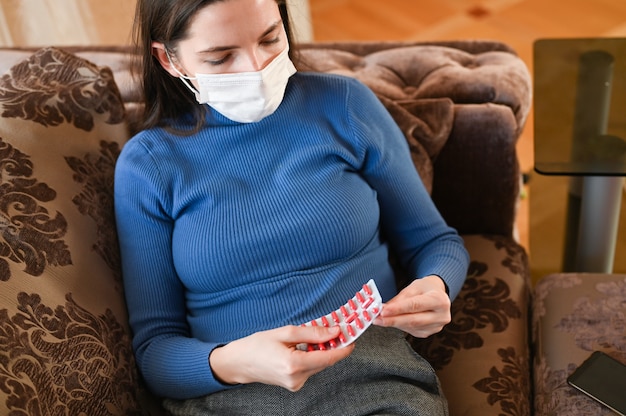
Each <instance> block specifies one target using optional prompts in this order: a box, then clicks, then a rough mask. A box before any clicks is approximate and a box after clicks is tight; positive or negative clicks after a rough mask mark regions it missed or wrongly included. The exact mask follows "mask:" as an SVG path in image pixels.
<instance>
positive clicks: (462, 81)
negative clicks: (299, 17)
mask: <svg viewBox="0 0 626 416" xmlns="http://www.w3.org/2000/svg"><path fill="white" fill-rule="evenodd" d="M379 46H380V49H378V50H366V51H361V50H360V49H359V45H358V44H354V45H348V44H343V45H342V44H338V45H335V44H327V45H325V44H308V45H303V46H302V47H301V48H300V49H299V51H298V53H299V55H298V67H299V69H301V70H312V71H320V72H328V73H335V74H341V75H346V76H351V77H354V78H357V79H359V80H360V81H362V82H363V83H364V84H365V85H367V86H369V87H370V88H371V89H372V90H373V91H374V93H376V95H377V96H378V98H379V99H380V100H381V101H382V102H383V104H384V105H385V107H387V109H388V110H389V112H390V113H391V115H392V116H393V117H394V119H395V121H396V122H397V123H398V125H399V126H400V128H401V129H402V131H403V132H404V134H405V137H406V139H407V141H408V143H409V146H410V147H411V153H412V156H413V160H414V162H415V166H416V168H417V170H418V172H419V173H420V176H421V178H422V180H423V182H424V184H425V185H426V188H427V189H428V190H429V191H432V187H433V176H434V170H433V164H434V162H435V160H436V159H437V157H438V155H439V153H440V151H441V150H442V148H443V147H444V145H446V142H447V140H448V138H449V137H450V134H451V132H452V129H453V126H454V119H455V117H456V114H455V111H456V107H457V105H464V104H486V103H494V104H498V105H502V106H504V107H508V108H510V109H511V111H512V112H513V116H514V122H515V121H516V122H517V123H516V124H517V125H516V129H518V131H517V132H516V135H519V132H520V131H521V127H520V126H521V125H523V124H524V121H525V119H526V115H527V113H528V107H529V105H530V102H529V100H528V99H527V98H528V97H527V96H526V95H524V94H520V91H526V90H527V89H528V86H529V81H528V71H527V70H526V67H525V66H524V64H523V62H522V61H521V60H520V59H519V58H517V56H515V54H513V53H511V51H508V50H485V51H481V52H476V53H472V52H471V51H464V50H461V49H456V48H455V47H454V45H449V46H444V45H428V44H423V45H410V44H404V45H403V44H398V45H390V47H389V48H386V49H385V48H384V43H383V44H380V45H379ZM479 124H480V123H479ZM516 137H517V136H516Z"/></svg>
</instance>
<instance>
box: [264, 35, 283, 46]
mask: <svg viewBox="0 0 626 416" xmlns="http://www.w3.org/2000/svg"><path fill="white" fill-rule="evenodd" d="M279 41H280V37H279V36H276V37H275V38H271V39H266V40H263V41H261V44H262V45H273V44H275V43H278V42H279Z"/></svg>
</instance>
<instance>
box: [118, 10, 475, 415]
mask: <svg viewBox="0 0 626 416" xmlns="http://www.w3.org/2000/svg"><path fill="white" fill-rule="evenodd" d="M136 22H137V29H136V34H137V38H138V46H139V48H140V53H141V55H142V57H143V62H142V64H143V68H142V71H143V79H142V81H143V88H144V93H145V102H146V113H145V123H144V127H145V130H143V131H142V132H141V133H139V134H138V135H137V136H136V137H134V138H133V139H132V140H131V141H130V142H129V143H128V144H127V145H126V146H125V147H124V149H123V151H122V154H121V156H120V158H119V161H118V165H117V170H116V183H115V205H116V216H117V223H118V231H119V236H120V243H121V250H122V260H123V272H124V281H125V290H126V297H127V303H128V308H129V314H130V321H131V326H132V328H133V331H134V339H133V343H134V348H135V353H136V358H137V362H138V366H139V368H140V371H141V373H142V375H143V376H144V378H145V379H146V381H147V383H148V385H149V387H150V388H151V389H152V390H153V391H154V392H155V393H156V394H157V395H159V396H162V397H165V398H166V400H165V401H164V404H165V406H166V407H167V409H168V410H169V411H170V412H172V413H173V414H181V415H192V414H218V415H227V414H228V415H230V414H259V415H270V414H283V413H284V412H287V413H289V414H291V413H293V414H310V415H313V414H331V415H334V414H337V415H364V414H407V415H409V414H410V415H418V414H428V415H435V414H447V410H446V409H447V406H446V402H445V399H444V398H443V396H442V394H441V392H440V391H439V385H438V382H437V379H436V377H435V375H434V373H433V371H432V368H431V367H430V366H429V365H428V363H426V362H425V361H424V360H423V359H422V358H421V357H419V356H418V355H417V354H415V353H414V352H413V351H412V350H411V348H410V346H409V345H408V344H407V343H406V342H405V340H404V336H405V333H410V334H413V335H415V336H418V337H426V336H428V335H431V334H433V333H435V332H437V331H439V330H441V328H442V327H443V326H444V325H445V324H446V323H448V322H449V320H450V299H451V298H454V296H456V294H457V293H458V292H459V290H460V288H461V286H462V284H463V281H464V278H465V275H466V271H467V262H468V259H467V253H466V251H465V249H464V248H463V245H462V241H461V239H460V238H459V236H458V235H457V233H456V232H455V231H454V230H453V229H451V228H449V227H448V226H447V225H446V224H445V223H444V221H443V219H442V218H441V217H440V215H439V214H438V212H437V211H436V209H435V207H434V205H433V203H432V202H431V200H430V197H429V195H428V194H427V192H426V191H425V189H424V187H423V185H422V182H421V180H420V178H419V176H418V175H417V173H416V171H415V169H414V167H413V165H412V162H411V159H410V156H409V152H408V146H407V144H406V141H405V139H404V137H403V135H402V133H401V132H400V130H399V129H398V127H397V125H396V124H395V123H394V121H393V120H392V119H391V117H390V116H389V114H388V113H387V112H386V110H385V109H384V107H382V106H381V104H380V102H379V101H378V100H377V99H376V97H375V96H374V95H373V94H372V92H371V91H370V90H368V89H367V88H366V87H364V86H363V85H362V84H360V83H358V82H357V81H355V80H353V79H349V78H346V77H339V76H333V75H324V74H315V73H300V72H296V69H295V67H294V65H293V64H292V61H291V59H290V56H289V55H290V54H289V51H290V44H289V36H288V35H289V25H288V19H287V11H286V6H285V5H284V2H283V1H277V0H139V1H138V6H137V19H136ZM390 249H392V250H393V252H394V254H395V256H396V257H397V258H399V260H400V261H401V264H402V266H403V267H404V268H405V269H406V270H407V271H408V273H410V275H411V276H413V277H414V280H413V281H412V283H411V284H409V285H408V286H407V287H406V288H404V289H403V290H401V291H400V292H399V293H398V291H397V288H396V286H395V283H394V274H393V271H392V268H391V266H390V264H389V261H388V256H389V250H390ZM370 278H373V279H374V280H375V281H376V284H377V286H378V288H379V290H380V292H381V295H382V297H383V301H384V302H385V303H384V306H383V308H382V313H381V315H380V316H379V317H378V318H377V319H376V321H375V325H373V326H372V327H370V329H368V330H367V331H366V332H365V333H364V335H363V336H362V337H361V338H359V339H358V340H357V342H356V343H355V344H352V345H350V346H348V347H344V348H337V349H330V350H327V351H311V352H306V351H301V350H299V349H297V348H296V345H298V344H301V343H323V342H327V341H329V340H331V339H334V338H336V337H337V335H338V328H337V327H330V328H322V327H302V326H300V324H302V323H304V322H309V321H310V320H312V319H314V318H317V317H319V316H321V315H324V314H326V313H328V312H330V311H332V310H334V309H336V308H337V307H338V306H340V305H342V304H343V303H344V302H345V301H346V300H347V299H349V298H351V297H352V296H353V295H354V294H355V292H356V291H357V290H359V289H360V288H361V287H362V285H363V284H364V283H365V282H367V281H368V280H369V279H370ZM322 412H323V413H322Z"/></svg>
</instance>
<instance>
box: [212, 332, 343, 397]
mask: <svg viewBox="0 0 626 416" xmlns="http://www.w3.org/2000/svg"><path fill="white" fill-rule="evenodd" d="M339 331H340V329H339V327H337V326H335V327H329V328H325V327H319V326H318V327H313V326H284V327H281V328H276V329H271V330H268V331H262V332H257V333H255V334H252V335H250V336H247V337H245V338H241V339H238V340H235V341H232V342H230V343H229V344H226V345H224V346H222V347H219V348H216V349H215V350H213V352H212V353H211V355H210V356H209V364H210V365H211V369H212V370H213V374H214V375H215V377H216V378H217V379H219V380H221V381H222V382H223V383H225V384H247V383H255V382H257V383H264V384H271V385H276V386H281V387H284V388H286V389H287V390H290V391H297V390H300V389H301V388H302V386H304V383H305V382H306V381H307V380H308V378H309V377H311V376H312V375H313V374H316V373H318V372H320V371H322V370H323V369H325V368H327V367H330V366H331V365H333V364H335V363H336V362H338V361H340V360H342V359H344V358H346V357H347V356H348V355H350V353H351V352H352V350H353V349H354V344H351V345H349V346H347V347H344V348H335V349H329V350H326V351H301V350H299V349H297V348H296V345H298V344H301V343H312V344H318V343H323V342H327V341H330V340H331V339H334V338H337V337H338V336H339Z"/></svg>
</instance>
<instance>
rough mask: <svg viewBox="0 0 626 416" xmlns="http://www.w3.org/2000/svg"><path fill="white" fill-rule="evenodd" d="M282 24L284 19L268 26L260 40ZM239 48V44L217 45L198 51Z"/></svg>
mask: <svg viewBox="0 0 626 416" xmlns="http://www.w3.org/2000/svg"><path fill="white" fill-rule="evenodd" d="M281 24H282V20H277V21H276V22H274V23H273V24H272V25H271V26H270V27H269V28H267V30H266V31H265V32H263V33H262V34H261V36H259V40H261V39H263V38H264V37H266V36H267V35H269V34H270V33H272V32H274V31H275V30H276V29H277V28H278V27H280V25H281ZM237 48H239V46H237V45H225V46H215V47H212V48H207V49H202V50H200V51H198V52H197V53H198V54H205V53H213V52H224V51H230V50H233V49H237Z"/></svg>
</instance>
